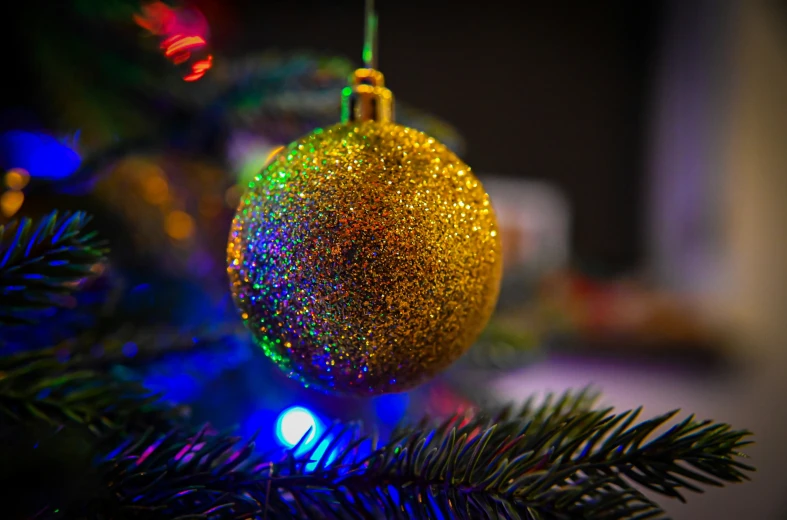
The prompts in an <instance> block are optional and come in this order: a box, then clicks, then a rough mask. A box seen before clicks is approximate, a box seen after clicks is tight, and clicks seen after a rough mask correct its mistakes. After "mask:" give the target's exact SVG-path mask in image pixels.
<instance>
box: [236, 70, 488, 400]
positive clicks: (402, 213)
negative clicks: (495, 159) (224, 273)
mask: <svg viewBox="0 0 787 520" xmlns="http://www.w3.org/2000/svg"><path fill="white" fill-rule="evenodd" d="M392 109H393V103H392V97H391V95H390V91H388V90H387V89H385V87H384V83H383V77H382V75H381V74H380V73H379V72H378V71H376V70H373V69H359V70H358V71H356V73H355V75H354V79H353V86H352V87H349V88H348V89H345V92H344V110H343V116H344V117H343V119H344V122H343V123H340V124H337V125H335V126H333V127H330V128H327V129H325V130H321V129H318V130H315V131H314V132H313V133H311V134H310V135H308V136H306V137H304V138H302V139H300V140H298V141H296V142H294V143H292V144H290V145H289V146H288V147H287V148H286V149H284V150H282V151H281V152H280V153H279V154H278V155H277V156H276V157H275V158H274V159H273V161H272V162H271V164H269V165H268V166H267V167H266V168H265V169H264V170H263V171H262V173H260V174H259V175H258V176H257V177H256V178H255V179H254V180H253V181H252V182H251V183H250V185H249V189H248V191H247V192H246V194H245V195H244V196H243V198H242V200H241V203H240V206H239V208H238V211H237V214H236V216H235V219H234V220H233V223H232V230H231V234H230V239H229V245H228V248H227V257H228V273H229V277H230V281H231V287H232V294H233V297H234V300H235V303H236V304H237V306H238V308H239V309H240V312H241V316H242V317H243V320H244V322H245V324H246V326H247V327H248V328H249V330H251V331H252V333H253V335H254V338H255V340H256V342H257V343H258V344H259V345H260V346H261V347H262V348H263V350H264V351H265V353H266V354H267V355H268V356H269V357H270V358H271V359H272V360H273V361H274V362H276V364H278V365H279V367H281V368H282V369H283V370H284V371H286V372H287V373H288V374H289V375H290V376H292V377H297V378H299V379H300V380H301V381H302V382H303V383H304V384H306V385H307V386H314V387H317V388H320V389H324V390H328V391H335V392H339V393H346V394H356V395H375V394H381V393H387V392H398V391H402V390H407V389H409V388H412V387H413V386H415V385H417V384H419V383H421V382H423V381H425V380H426V379H428V378H430V377H432V376H433V375H434V374H436V373H437V372H439V371H441V370H443V369H444V368H446V367H447V366H448V365H450V364H451V363H452V362H454V361H455V360H456V359H457V358H458V357H459V356H461V355H462V354H463V353H464V352H465V351H466V350H467V349H468V348H469V347H470V345H471V344H472V343H473V341H474V340H475V339H476V337H477V336H478V334H479V333H480V332H481V331H482V329H483V328H484V326H485V325H486V323H487V321H488V319H489V317H490V315H491V314H492V311H493V309H494V307H495V303H496V300H497V294H498V289H499V284H500V277H501V268H502V263H501V247H500V238H499V236H498V229H497V222H496V219H495V214H494V211H493V210H492V206H491V204H490V202H489V197H488V195H487V194H486V192H485V191H484V189H483V187H482V186H481V183H480V182H479V181H478V179H477V178H476V177H475V176H474V175H473V173H472V172H471V170H470V168H469V167H468V166H467V165H466V164H465V163H464V162H462V161H461V160H460V159H459V158H458V157H457V156H456V155H455V154H454V153H453V152H451V151H450V150H449V149H447V148H446V147H445V146H443V145H442V144H440V143H439V142H437V141H435V140H434V139H433V138H431V137H429V136H428V135H426V134H424V133H422V132H419V131H417V130H413V129H410V128H405V127H403V126H400V125H397V124H395V123H393V122H391V121H390V119H391V117H392V113H393V110H392Z"/></svg>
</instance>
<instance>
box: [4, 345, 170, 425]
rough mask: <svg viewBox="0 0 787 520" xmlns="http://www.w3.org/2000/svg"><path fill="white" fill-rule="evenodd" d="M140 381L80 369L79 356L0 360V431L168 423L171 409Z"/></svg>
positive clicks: (46, 352) (49, 353)
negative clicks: (22, 426) (31, 426)
mask: <svg viewBox="0 0 787 520" xmlns="http://www.w3.org/2000/svg"><path fill="white" fill-rule="evenodd" d="M157 401H158V398H157V396H155V395H153V394H151V392H150V391H149V390H147V389H145V388H144V387H142V385H140V384H139V383H136V382H128V381H121V380H118V379H117V378H114V377H112V376H110V375H108V374H105V373H101V372H96V371H93V370H84V369H80V368H79V359H72V360H69V361H63V362H61V361H60V360H58V359H57V357H56V356H55V350H54V349H49V350H43V351H38V352H30V353H23V354H17V355H14V356H8V357H6V358H2V359H0V430H2V428H3V427H7V426H12V425H18V424H24V423H35V422H41V423H44V424H48V425H51V426H53V427H56V428H60V427H63V426H75V427H83V428H86V429H87V430H89V431H90V432H92V433H94V434H96V435H98V436H100V437H106V436H108V435H110V434H113V433H124V432H134V431H137V432H139V431H142V430H144V429H145V428H147V427H150V426H151V425H155V426H158V427H159V428H168V427H170V426H171V422H170V420H169V419H170V417H171V416H172V413H171V411H170V410H167V409H164V408H163V407H162V406H160V405H159V404H158V402H157Z"/></svg>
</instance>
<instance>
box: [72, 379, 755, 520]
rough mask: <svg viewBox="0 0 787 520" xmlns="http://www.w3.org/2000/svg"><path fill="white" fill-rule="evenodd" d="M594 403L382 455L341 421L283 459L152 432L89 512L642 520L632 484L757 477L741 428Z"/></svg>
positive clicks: (424, 437)
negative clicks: (745, 456) (745, 454)
mask: <svg viewBox="0 0 787 520" xmlns="http://www.w3.org/2000/svg"><path fill="white" fill-rule="evenodd" d="M592 402H593V396H591V395H589V394H588V393H587V392H584V393H581V394H579V395H572V394H566V395H564V396H562V397H561V398H559V399H557V400H556V401H555V400H552V401H550V402H547V403H545V404H542V405H540V406H534V405H533V404H532V402H531V403H529V404H528V405H527V406H525V407H524V408H523V409H520V410H518V411H514V410H512V409H508V410H505V411H503V412H502V413H500V414H494V415H489V416H487V415H483V414H479V415H476V416H474V417H463V416H456V417H452V418H450V419H448V420H446V421H444V422H442V423H440V424H434V423H432V422H431V421H429V420H424V421H422V422H421V423H420V424H418V425H416V426H413V427H408V428H402V429H400V430H398V431H397V432H396V433H395V434H394V436H393V438H392V439H391V440H390V441H389V442H388V443H386V444H385V445H382V446H379V447H378V446H376V441H375V440H374V439H372V438H368V437H364V436H362V435H361V434H360V433H359V430H358V428H357V427H354V426H344V427H341V426H337V427H335V428H333V429H330V430H329V431H327V432H326V433H325V434H324V435H323V436H322V438H321V439H319V440H317V441H316V442H314V443H313V445H312V447H311V449H310V450H308V451H307V452H306V453H301V452H303V451H304V450H302V449H300V447H299V446H296V447H295V448H293V449H292V450H291V451H289V452H287V453H286V454H284V456H280V457H275V456H271V455H270V454H269V455H267V456H258V455H255V446H254V443H253V442H252V443H249V444H238V439H237V438H232V437H228V436H226V435H219V434H210V433H209V432H208V431H207V430H201V431H199V432H197V433H195V434H188V433H184V432H179V431H172V432H169V433H165V434H161V435H155V434H153V432H149V433H147V434H146V435H143V436H140V437H137V438H135V439H133V440H129V441H128V442H127V443H126V444H125V445H124V446H122V447H121V448H120V449H118V450H116V451H115V452H114V453H112V454H111V455H110V456H109V457H108V459H107V462H106V468H107V475H106V478H105V481H106V482H108V483H109V485H110V488H111V489H110V490H109V491H110V492H109V495H110V496H112V497H115V499H116V502H113V503H111V504H106V503H105V504H102V505H101V507H102V508H104V509H102V510H101V511H93V513H95V514H96V516H97V517H98V516H102V515H104V516H105V517H106V515H107V514H109V515H110V516H112V515H115V514H119V513H122V514H123V515H128V516H130V517H138V518H162V519H163V518H180V517H184V518H185V517H189V518H246V517H254V518H270V519H274V518H311V517H313V518H382V517H385V518H440V517H442V518H501V517H502V518H523V519H532V520H536V519H540V520H546V519H550V520H558V519H575V518H596V519H623V518H637V519H644V518H654V517H662V515H663V512H662V511H661V510H660V508H659V507H658V506H657V505H656V504H654V503H653V502H652V501H650V500H649V499H648V498H647V497H645V496H644V495H643V494H642V493H641V492H640V491H638V490H637V489H636V488H635V487H634V486H633V485H632V482H636V483H637V484H640V485H643V486H645V487H646V488H649V489H651V490H653V491H656V492H658V493H661V494H664V495H667V496H672V497H680V496H681V491H682V490H690V491H700V487H699V486H700V485H722V484H724V483H732V482H740V481H743V480H745V479H746V478H747V476H746V474H745V472H748V471H752V470H753V468H751V467H749V466H747V465H745V464H743V463H741V462H740V461H739V460H738V458H739V457H741V456H742V455H741V454H740V453H739V450H740V448H741V447H742V446H744V445H745V444H747V442H746V441H745V439H746V437H747V436H748V435H749V434H748V432H745V431H733V430H731V429H730V427H729V426H727V425H723V424H713V423H709V422H699V423H698V422H696V421H694V420H693V419H692V418H691V417H689V418H688V419H686V420H684V421H682V422H680V423H679V424H677V425H675V426H673V427H672V428H670V429H668V430H667V431H665V432H664V433H661V434H660V435H656V436H653V433H654V431H655V430H657V429H658V428H660V427H662V426H664V425H665V424H666V423H667V422H668V421H669V420H670V418H671V417H672V416H673V415H674V414H668V415H665V416H662V417H657V418H654V419H651V420H648V421H644V422H641V423H639V424H634V422H635V421H636V419H637V414H638V412H637V411H633V412H625V413H622V414H617V415H616V414H613V413H612V412H611V410H609V409H603V410H592V409H590V408H589V406H590V405H591V404H592ZM307 436H308V434H307ZM651 436H653V438H652V440H650V441H648V440H647V439H648V438H649V437H651ZM320 446H322V448H324V449H323V450H322V455H320V456H317V455H316V454H315V453H316V450H317V448H318V447H320ZM80 514H84V512H80Z"/></svg>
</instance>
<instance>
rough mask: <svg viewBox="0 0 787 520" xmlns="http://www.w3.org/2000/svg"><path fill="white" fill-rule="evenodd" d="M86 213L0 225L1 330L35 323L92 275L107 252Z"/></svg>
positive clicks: (66, 214)
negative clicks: (21, 324) (7, 326)
mask: <svg viewBox="0 0 787 520" xmlns="http://www.w3.org/2000/svg"><path fill="white" fill-rule="evenodd" d="M88 222H90V217H89V216H88V215H87V214H85V213H82V212H76V213H68V212H66V213H63V214H62V215H59V214H58V213H57V212H56V211H54V212H52V213H50V214H48V215H46V216H45V217H42V218H41V219H40V220H39V221H38V223H37V224H36V225H34V224H33V221H32V220H30V219H28V218H23V219H22V220H21V221H14V222H12V223H11V224H9V225H6V226H0V299H2V301H3V305H2V306H0V325H13V324H20V323H31V322H34V321H36V318H37V317H38V316H39V315H40V314H41V311H44V310H46V309H48V308H52V307H57V306H63V305H65V300H64V298H63V296H64V295H68V294H69V293H71V292H73V291H74V290H75V289H76V288H77V286H78V284H79V282H80V281H82V280H83V279H85V278H88V277H90V276H91V275H93V274H94V273H93V268H94V266H95V265H96V264H97V263H98V262H99V261H100V260H101V259H102V257H103V255H104V253H105V252H106V250H105V249H104V248H103V246H104V244H103V242H101V241H100V240H98V239H97V237H96V234H95V233H94V232H86V231H85V227H86V225H87V224H88Z"/></svg>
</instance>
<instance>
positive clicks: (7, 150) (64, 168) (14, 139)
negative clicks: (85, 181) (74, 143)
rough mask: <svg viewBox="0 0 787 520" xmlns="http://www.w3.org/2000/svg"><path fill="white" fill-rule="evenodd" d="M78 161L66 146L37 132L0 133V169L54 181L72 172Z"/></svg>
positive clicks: (77, 165)
mask: <svg viewBox="0 0 787 520" xmlns="http://www.w3.org/2000/svg"><path fill="white" fill-rule="evenodd" d="M81 162H82V160H81V158H80V157H79V155H78V154H77V153H76V152H75V151H74V150H73V149H72V148H71V147H69V146H68V145H67V144H65V143H63V142H60V141H58V140H57V139H55V138H54V137H52V136H49V135H46V134H44V133H41V132H26V131H22V130H11V131H8V132H5V133H3V134H0V168H1V169H3V170H8V169H10V168H24V169H25V170H27V172H28V173H29V174H30V175H31V176H32V177H34V178H38V179H48V180H56V179H63V178H65V177H68V176H69V175H71V174H72V173H74V172H75V171H76V170H77V169H78V168H79V165H80V163H81Z"/></svg>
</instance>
